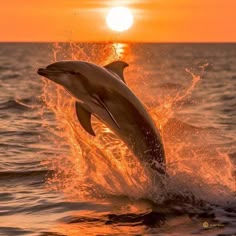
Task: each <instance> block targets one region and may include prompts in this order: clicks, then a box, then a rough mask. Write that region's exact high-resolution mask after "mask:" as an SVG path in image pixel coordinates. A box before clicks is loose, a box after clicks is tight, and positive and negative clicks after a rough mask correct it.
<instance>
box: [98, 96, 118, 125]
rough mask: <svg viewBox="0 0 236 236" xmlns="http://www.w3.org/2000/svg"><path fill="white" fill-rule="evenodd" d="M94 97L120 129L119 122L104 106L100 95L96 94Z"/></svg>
mask: <svg viewBox="0 0 236 236" xmlns="http://www.w3.org/2000/svg"><path fill="white" fill-rule="evenodd" d="M94 98H95V99H96V100H97V102H98V103H99V104H100V105H101V106H102V107H103V108H104V109H105V110H106V112H107V113H108V115H109V116H110V117H111V119H112V120H113V122H114V123H115V124H116V126H117V127H118V128H119V129H120V126H119V124H118V123H117V121H116V119H115V118H114V117H113V115H112V114H111V112H110V110H109V108H108V107H107V106H106V104H105V103H104V102H103V100H102V99H101V98H100V97H98V96H96V97H94Z"/></svg>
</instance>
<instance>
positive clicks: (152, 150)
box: [38, 61, 165, 174]
mask: <svg viewBox="0 0 236 236" xmlns="http://www.w3.org/2000/svg"><path fill="white" fill-rule="evenodd" d="M127 66H128V64H127V63H125V62H123V61H115V62H112V63H110V64H108V65H106V66H104V67H102V66H98V65H95V64H92V63H88V62H84V61H59V62H55V63H53V64H50V65H49V66H47V67H46V69H42V68H40V69H39V70H38V74H39V75H42V76H44V77H46V78H48V79H50V80H52V81H53V82H55V83H57V84H60V85H62V86H63V87H64V88H65V89H66V90H67V91H68V92H69V93H70V94H71V95H72V96H73V97H74V98H76V105H75V107H76V114H77V117H78V120H79V121H80V124H81V126H82V127H83V128H84V129H85V130H86V131H87V132H88V133H89V134H91V135H95V133H94V131H93V128H92V125H91V115H94V116H96V117H97V118H98V119H100V120H101V121H102V122H103V123H105V124H106V125H107V126H108V127H109V128H110V129H111V130H113V132H114V133H115V134H117V135H118V136H119V137H120V138H121V139H122V140H123V141H124V142H125V143H126V145H127V146H128V147H129V149H130V150H131V151H132V152H133V153H134V154H135V155H136V156H137V157H138V158H139V160H140V161H141V162H142V163H143V164H144V165H145V166H147V167H148V166H149V167H151V168H152V169H154V170H157V171H158V172H159V173H161V174H163V173H165V154H164V148H163V144H162V140H161V137H160V134H159V132H158V130H157V128H156V127H155V124H154V122H153V120H152V119H151V117H150V115H149V114H148V112H147V110H146V109H145V107H144V105H143V104H142V103H141V102H140V100H139V99H138V98H137V97H136V96H135V95H134V93H133V92H132V91H131V90H130V89H129V88H128V86H127V85H126V83H125V80H124V75H123V71H124V68H125V67H127Z"/></svg>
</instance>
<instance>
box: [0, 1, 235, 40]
mask: <svg viewBox="0 0 236 236" xmlns="http://www.w3.org/2000/svg"><path fill="white" fill-rule="evenodd" d="M113 6H125V7H129V8H130V10H131V11H132V13H133V14H134V25H133V27H132V28H131V29H130V30H128V31H126V32H123V33H115V32H112V31H111V30H110V29H109V28H108V27H107V25H106V22H105V17H106V14H107V12H108V10H109V9H110V8H111V7H113ZM235 10H236V0H197V1H191V0H145V1H144V0H141V1H140V0H123V1H122V0H119V1H114V0H113V1H108V0H104V1H103V0H99V1H98V0H97V1H95V0H94V1H92V0H40V1H39V0H34V1H32V0H7V1H2V3H1V8H0V29H1V33H0V41H2V42H6V41H14V42H17V41H26V42H29V41H37V42H41V41H44V42H48V41H53V42H55V41H68V40H74V41H81V42H82V41H83V42H95V41H131V42H236V30H235V27H236V26H235V25H236V14H235Z"/></svg>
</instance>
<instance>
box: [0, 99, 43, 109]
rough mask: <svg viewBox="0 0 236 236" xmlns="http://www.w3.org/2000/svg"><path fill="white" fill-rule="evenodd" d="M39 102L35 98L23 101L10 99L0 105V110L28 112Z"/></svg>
mask: <svg viewBox="0 0 236 236" xmlns="http://www.w3.org/2000/svg"><path fill="white" fill-rule="evenodd" d="M39 102H40V101H39V100H36V98H35V97H30V98H24V99H10V100H8V101H4V102H2V103H0V110H5V109H6V110H9V109H13V110H24V111H25V110H29V109H32V108H34V107H35V105H34V104H37V105H38V103H39Z"/></svg>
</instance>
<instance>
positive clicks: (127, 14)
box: [106, 7, 134, 32]
mask: <svg viewBox="0 0 236 236" xmlns="http://www.w3.org/2000/svg"><path fill="white" fill-rule="evenodd" d="M133 21H134V19H133V15H132V13H131V11H130V10H129V9H128V8H126V7H114V8H111V9H110V11H109V13H108V14H107V17H106V22H107V25H108V27H109V28H110V29H112V30H114V31H117V32H123V31H126V30H128V29H129V28H130V27H131V26H132V25H133Z"/></svg>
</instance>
